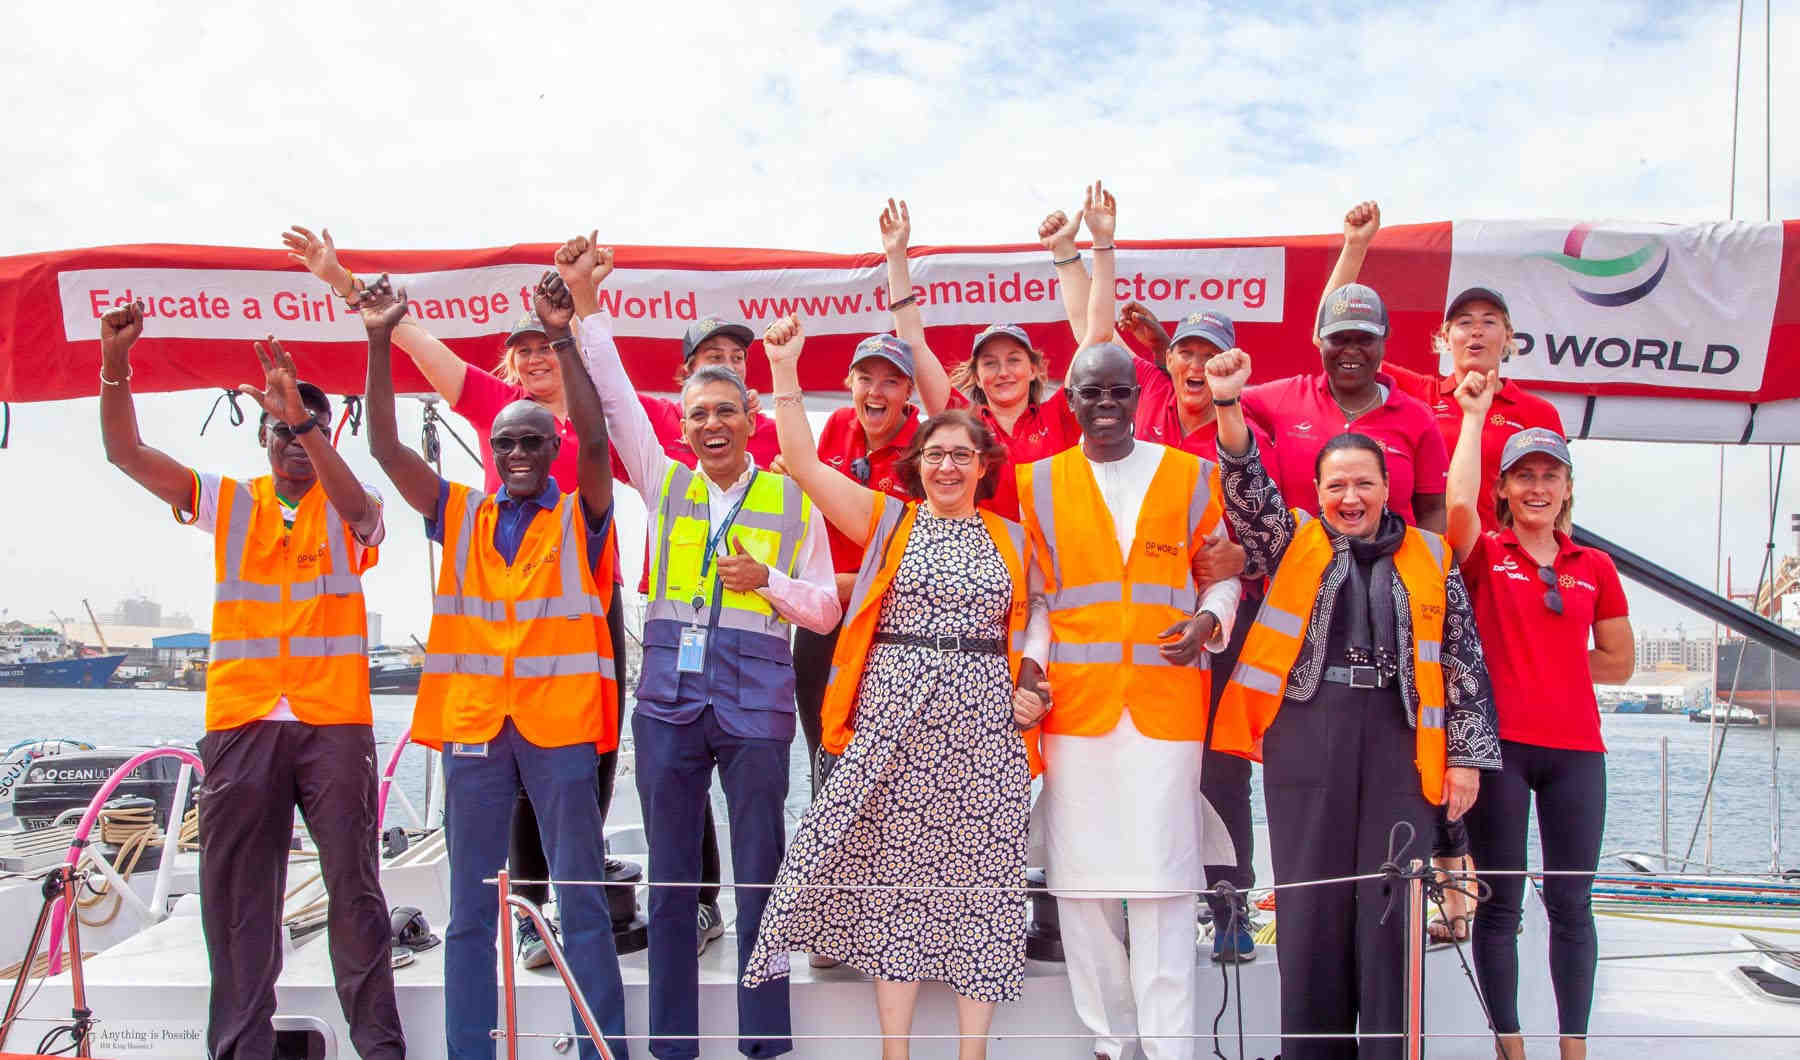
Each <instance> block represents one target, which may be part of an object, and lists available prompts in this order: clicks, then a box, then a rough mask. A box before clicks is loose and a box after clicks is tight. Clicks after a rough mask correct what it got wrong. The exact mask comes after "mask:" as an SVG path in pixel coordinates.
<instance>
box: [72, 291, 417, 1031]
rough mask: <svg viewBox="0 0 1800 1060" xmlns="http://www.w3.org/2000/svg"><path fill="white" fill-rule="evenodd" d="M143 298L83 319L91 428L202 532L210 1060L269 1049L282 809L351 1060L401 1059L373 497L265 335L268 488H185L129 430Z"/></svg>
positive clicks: (203, 838)
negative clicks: (93, 380)
mask: <svg viewBox="0 0 1800 1060" xmlns="http://www.w3.org/2000/svg"><path fill="white" fill-rule="evenodd" d="M143 330H144V308H143V304H142V303H137V304H134V305H128V306H122V307H120V308H118V309H114V310H112V311H111V312H109V313H107V314H106V315H105V316H103V317H102V318H101V320H100V358H101V359H100V384H101V385H100V429H101V434H102V436H103V437H104V439H105V442H106V457H107V459H108V460H110V461H111V462H112V463H113V465H114V466H115V467H117V468H118V469H119V470H121V471H123V472H125V473H126V474H127V475H129V476H131V479H132V480H133V481H134V482H136V483H137V484H138V485H140V486H143V487H144V488H145V489H147V490H149V491H150V492H151V493H152V494H155V495H156V496H157V497H158V498H159V499H161V500H162V501H164V502H165V503H167V504H168V505H169V506H170V507H171V508H172V509H173V510H174V512H175V517H176V518H177V519H178V520H179V521H181V522H183V523H186V524H188V525H191V526H195V527H197V528H199V529H200V530H202V531H205V532H207V533H211V534H212V535H213V537H214V541H215V544H214V553H213V565H214V573H215V576H216V580H217V584H216V586H215V589H214V594H213V614H212V665H211V667H210V668H209V669H208V671H207V682H206V736H205V737H204V738H203V739H202V740H201V741H200V756H201V758H202V759H203V760H204V762H205V764H206V779H205V782H204V783H203V784H202V786H201V788H200V791H199V796H198V802H199V808H200V921H201V926H202V927H203V929H204V930H205V933H206V942H207V962H208V966H209V968H210V971H211V975H212V983H213V987H214V989H213V991H212V995H211V1002H210V1006H209V1008H208V1012H207V1023H206V1045H207V1052H208V1054H209V1055H210V1056H212V1057H214V1058H215V1060H228V1058H230V1060H267V1058H269V1057H271V1056H273V1055H274V1053H275V1027H274V1023H273V1021H272V1017H273V1016H274V1014H275V979H276V977H277V976H279V975H280V974H281V900H282V895H283V894H284V893H285V890H286V881H287V866H288V851H289V846H290V843H291V842H292V839H293V830H294V807H295V806H296V805H298V806H299V807H300V812H301V814H302V816H304V817H305V819H306V828H307V831H308V833H309V834H310V835H311V836H312V840H313V843H314V844H315V845H316V846H317V847H318V851H319V865H320V869H321V871H322V872H323V873H324V879H325V887H326V890H327V891H328V892H329V894H330V896H331V904H330V911H329V913H328V925H329V926H328V930H329V938H330V943H329V945H330V948H331V966H332V971H333V973H334V974H335V977H336V979H337V992H338V1001H339V1003H340V1004H341V1005H342V1007H343V1011H344V1018H345V1020H346V1021H347V1022H348V1023H349V1025H350V1039H351V1041H352V1042H353V1043H354V1044H355V1046H356V1051H357V1053H358V1055H360V1056H363V1057H365V1058H380V1060H395V1058H399V1057H403V1056H405V1055H406V1040H405V1038H404V1036H403V1035H402V1033H401V1029H400V1013H399V1010H398V1008H397V1007H396V1005H395V1003H394V975H393V971H392V970H391V968H390V967H389V963H388V961H389V957H388V954H389V927H388V913H387V903H386V900H385V899H384V898H383V897H382V893H381V882H380V879H379V875H378V865H377V861H376V811H375V739H374V735H373V733H372V732H371V730H370V728H369V722H370V717H369V659H368V645H367V641H366V638H367V615H366V613H365V610H364V607H363V594H362V573H363V571H365V570H368V569H369V568H370V567H373V566H374V565H375V560H376V546H378V545H379V544H380V543H381V538H382V535H383V528H382V520H381V498H380V496H379V495H378V494H377V493H376V492H375V491H374V490H373V489H370V488H369V487H368V486H365V485H363V484H362V483H360V482H358V481H357V480H356V476H355V475H354V474H353V473H352V472H351V471H350V468H349V466H348V465H346V464H345V463H344V459H343V457H341V456H339V455H338V453H337V450H336V449H333V448H332V446H331V441H330V428H331V403H330V401H329V400H328V399H327V398H326V397H325V393H324V391H322V390H320V389H319V388H318V387H316V386H313V385H312V384H310V383H302V382H298V381H297V380H296V379H295V377H294V362H293V359H292V358H291V357H289V356H288V355H287V353H286V352H285V351H284V350H283V349H282V348H281V344H280V343H279V342H276V341H275V340H274V338H273V337H272V336H271V337H270V340H269V348H268V349H267V350H265V349H264V347H263V345H262V343H257V344H256V355H257V360H258V361H260V362H261V363H262V366H263V373H264V383H263V385H264V387H265V389H263V390H257V389H255V388H254V387H250V386H243V387H239V389H240V390H242V391H243V392H245V393H247V394H249V395H250V396H252V397H254V398H255V399H256V401H257V403H258V404H259V405H261V406H262V409H263V413H262V418H261V420H260V422H259V423H258V425H257V440H258V441H260V442H261V443H262V445H263V447H264V449H266V450H267V453H268V460H269V472H270V473H269V474H267V475H263V476H260V477H258V478H254V479H248V480H244V481H237V480H234V479H230V478H224V477H221V476H218V475H202V474H199V473H197V472H195V471H193V470H191V469H189V468H188V467H186V466H184V465H182V464H180V463H178V462H177V461H175V460H174V459H173V458H171V457H170V456H169V455H168V454H166V453H164V452H162V451H161V450H158V449H152V448H151V447H150V446H147V445H145V444H144V443H143V440H142V439H141V438H139V436H138V429H137V412H136V410H135V408H134V407H133V405H132V400H131V389H130V385H129V381H130V379H131V360H130V350H131V346H132V344H133V343H134V342H136V341H137V338H138V336H139V335H141V334H142V333H143Z"/></svg>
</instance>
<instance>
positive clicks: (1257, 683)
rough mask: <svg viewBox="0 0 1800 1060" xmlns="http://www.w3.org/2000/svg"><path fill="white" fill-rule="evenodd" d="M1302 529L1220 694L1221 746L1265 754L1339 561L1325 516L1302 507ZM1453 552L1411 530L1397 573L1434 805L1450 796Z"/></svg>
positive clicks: (1420, 750) (1422, 759) (1418, 737)
mask: <svg viewBox="0 0 1800 1060" xmlns="http://www.w3.org/2000/svg"><path fill="white" fill-rule="evenodd" d="M1294 518H1295V519H1296V520H1297V521H1298V522H1299V524H1300V525H1299V529H1298V530H1297V531H1296V532H1295V534H1294V540H1293V541H1292V542H1291V543H1290V544H1289V545H1288V548H1287V553H1286V554H1285V555H1283V556H1282V557H1281V566H1280V568H1279V569H1277V570H1276V571H1275V576H1274V578H1273V579H1271V580H1270V583H1269V592H1268V595H1267V596H1265V597H1264V598H1263V605H1262V610H1261V611H1259V612H1258V613H1257V616H1256V624H1255V625H1254V626H1252V627H1250V633H1249V635H1248V636H1246V637H1245V638H1244V650H1243V651H1242V652H1241V653H1240V654H1239V655H1238V664H1237V669H1236V670H1234V671H1233V672H1232V675H1231V683H1230V684H1228V685H1226V686H1225V694H1224V695H1223V696H1221V697H1220V698H1219V717H1218V720H1217V721H1215V722H1214V723H1213V748H1214V749H1215V750H1219V751H1228V752H1230V753H1232V754H1235V755H1240V756H1242V757H1245V758H1253V759H1255V760H1257V761H1261V760H1262V739H1263V734H1264V733H1266V732H1268V731H1269V725H1270V724H1271V723H1272V722H1274V720H1275V714H1276V712H1277V711H1279V710H1280V709H1281V702H1282V697H1283V696H1284V694H1285V693H1286V691H1287V682H1288V677H1289V675H1290V674H1291V673H1292V671H1293V669H1294V663H1295V662H1296V661H1298V660H1299V658H1300V646H1301V644H1302V642H1303V641H1304V639H1305V637H1306V628H1307V624H1308V623H1309V622H1310V621H1311V619H1312V613H1313V607H1314V605H1315V604H1317V603H1318V599H1319V587H1320V585H1321V584H1322V583H1323V582H1324V579H1325V571H1326V569H1327V568H1329V567H1330V566H1331V560H1332V555H1333V549H1332V547H1331V537H1330V535H1328V534H1327V533H1326V532H1325V523H1324V521H1323V520H1320V519H1315V518H1313V517H1311V516H1309V515H1307V514H1306V513H1304V512H1301V511H1299V510H1297V509H1296V510H1295V512H1294ZM1450 562H1451V558H1450V551H1449V549H1447V548H1445V547H1444V539H1443V538H1441V537H1439V536H1438V535H1437V534H1434V533H1432V532H1431V531H1429V530H1420V529H1419V528H1418V527H1415V526H1409V527H1407V528H1406V540H1405V541H1404V542H1402V543H1401V545H1400V551H1399V552H1396V553H1395V554H1394V573H1395V574H1397V575H1399V577H1400V583H1401V584H1402V585H1404V586H1405V587H1406V596H1407V600H1408V601H1409V603H1410V610H1411V613H1412V636H1413V651H1412V656H1413V659H1412V663H1413V681H1414V685H1415V686H1416V687H1417V688H1418V690H1419V702H1418V704H1417V707H1418V719H1417V723H1416V725H1415V728H1414V764H1415V765H1417V766H1418V768H1419V787H1420V788H1421V789H1422V790H1423V791H1424V793H1425V798H1426V800H1427V801H1429V802H1430V803H1431V804H1432V805H1434V806H1435V805H1439V804H1441V803H1442V802H1443V800H1444V768H1445V757H1446V755H1447V753H1448V752H1447V750H1446V746H1447V745H1446V741H1445V734H1444V670H1443V666H1442V664H1441V663H1440V662H1439V661H1438V658H1439V652H1440V650H1441V648H1442V645H1443V638H1444V607H1445V584H1446V583H1447V581H1448V580H1449V577H1450Z"/></svg>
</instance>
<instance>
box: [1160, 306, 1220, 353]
mask: <svg viewBox="0 0 1800 1060" xmlns="http://www.w3.org/2000/svg"><path fill="white" fill-rule="evenodd" d="M1182 339H1205V340H1206V341H1207V342H1210V343H1212V344H1213V345H1214V346H1217V347H1218V348H1219V349H1221V350H1229V349H1231V348H1232V347H1233V346H1236V345H1237V328H1236V327H1235V326H1234V325H1233V324H1232V323H1231V318H1230V317H1228V316H1226V315H1225V314H1223V313H1214V312H1212V311H1210V310H1208V311H1206V312H1204V313H1189V314H1188V315H1187V316H1185V317H1183V318H1181V325H1180V326H1179V327H1177V328H1176V329H1175V334H1174V335H1173V336H1171V337H1170V339H1169V345H1171V346H1173V345H1175V344H1176V343H1177V342H1180V341H1181V340H1182Z"/></svg>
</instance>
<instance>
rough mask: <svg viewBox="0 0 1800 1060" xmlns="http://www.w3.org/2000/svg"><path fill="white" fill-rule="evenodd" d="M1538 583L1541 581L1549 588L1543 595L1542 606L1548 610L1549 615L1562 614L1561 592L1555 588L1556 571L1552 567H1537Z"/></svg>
mask: <svg viewBox="0 0 1800 1060" xmlns="http://www.w3.org/2000/svg"><path fill="white" fill-rule="evenodd" d="M1538 581H1541V582H1543V583H1544V584H1545V585H1548V586H1549V587H1550V588H1549V589H1548V590H1546V591H1545V593H1544V606H1545V607H1547V608H1549V609H1550V613H1551V614H1553V615H1560V614H1562V613H1563V598H1562V590H1561V589H1558V588H1557V587H1556V569H1555V568H1554V567H1539V568H1538Z"/></svg>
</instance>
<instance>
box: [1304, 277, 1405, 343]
mask: <svg viewBox="0 0 1800 1060" xmlns="http://www.w3.org/2000/svg"><path fill="white" fill-rule="evenodd" d="M1340 331H1362V332H1367V333H1368V334H1370V335H1377V336H1381V335H1386V334H1387V333H1388V311H1387V306H1386V304H1384V303H1383V302H1382V301H1381V296H1380V295H1378V294H1376V293H1375V288H1373V287H1370V286H1368V285H1367V284H1361V283H1347V284H1345V285H1344V286H1342V287H1339V288H1338V289H1337V290H1335V291H1333V292H1331V293H1330V294H1328V295H1326V296H1325V303H1324V305H1322V306H1320V307H1319V337H1320V338H1324V337H1325V336H1327V335H1335V334H1337V333H1338V332H1340Z"/></svg>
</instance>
